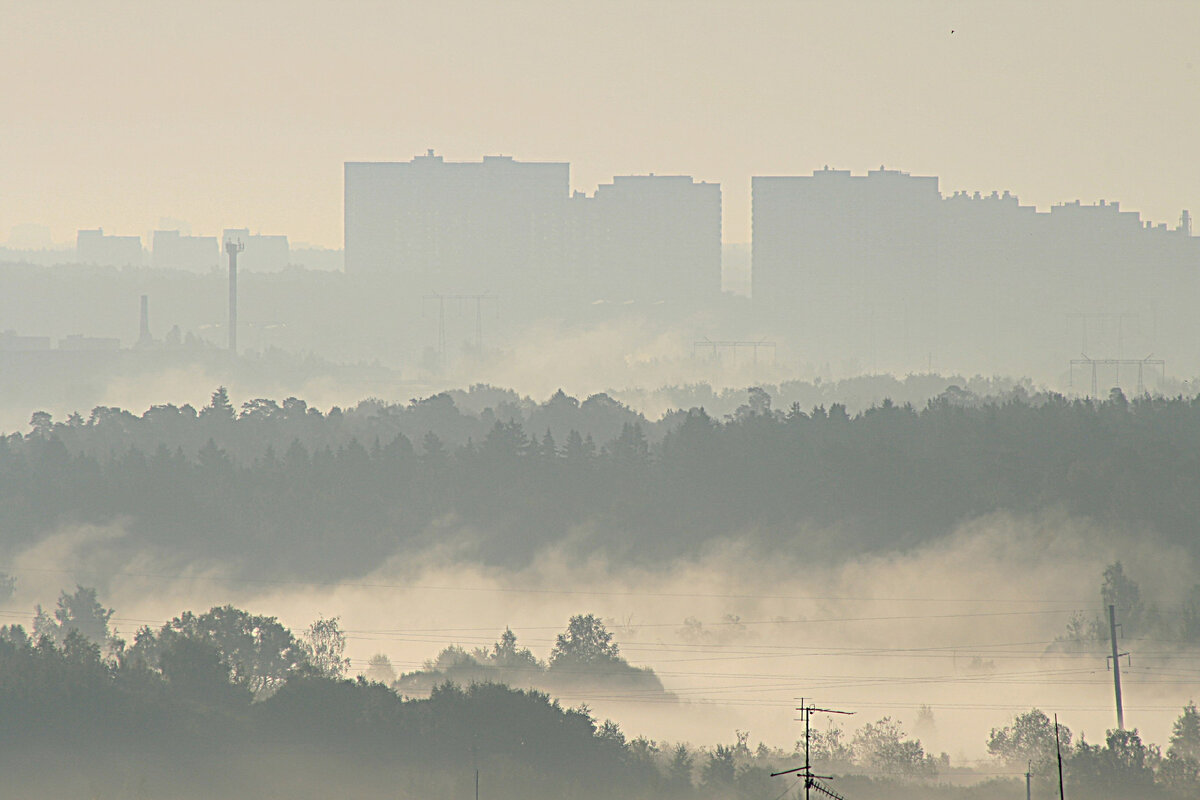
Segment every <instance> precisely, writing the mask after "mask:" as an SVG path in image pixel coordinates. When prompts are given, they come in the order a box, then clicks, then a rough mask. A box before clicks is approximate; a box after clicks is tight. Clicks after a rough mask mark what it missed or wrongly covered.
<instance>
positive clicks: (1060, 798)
mask: <svg viewBox="0 0 1200 800" xmlns="http://www.w3.org/2000/svg"><path fill="white" fill-rule="evenodd" d="M1054 752H1055V753H1057V754H1058V800H1067V798H1066V797H1065V796H1064V795H1063V776H1062V743H1061V742H1060V741H1059V738H1058V714H1055V715H1054Z"/></svg>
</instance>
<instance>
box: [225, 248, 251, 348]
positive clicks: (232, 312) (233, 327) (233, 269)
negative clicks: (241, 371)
mask: <svg viewBox="0 0 1200 800" xmlns="http://www.w3.org/2000/svg"><path fill="white" fill-rule="evenodd" d="M245 249H246V245H244V244H242V243H241V242H235V241H233V240H232V239H231V240H229V241H227V242H225V252H226V253H228V254H229V352H231V353H233V354H234V355H236V354H237V257H238V253H240V252H242V251H243V250H245Z"/></svg>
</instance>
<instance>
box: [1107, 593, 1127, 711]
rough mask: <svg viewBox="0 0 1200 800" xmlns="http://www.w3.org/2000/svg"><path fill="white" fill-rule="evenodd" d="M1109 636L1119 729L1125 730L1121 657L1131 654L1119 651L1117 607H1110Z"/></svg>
mask: <svg viewBox="0 0 1200 800" xmlns="http://www.w3.org/2000/svg"><path fill="white" fill-rule="evenodd" d="M1108 636H1109V640H1110V641H1111V642H1112V655H1111V656H1109V658H1111V659H1112V671H1113V691H1114V692H1115V693H1116V696H1117V728H1118V729H1120V730H1125V709H1124V708H1122V707H1121V656H1128V655H1129V653H1120V652H1118V651H1117V607H1116V606H1113V605H1110V606H1109V607H1108Z"/></svg>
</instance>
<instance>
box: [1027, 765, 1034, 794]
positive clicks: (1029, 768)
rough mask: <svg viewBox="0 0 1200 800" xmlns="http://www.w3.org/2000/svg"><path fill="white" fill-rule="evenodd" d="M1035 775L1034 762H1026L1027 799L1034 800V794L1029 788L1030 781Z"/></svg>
mask: <svg viewBox="0 0 1200 800" xmlns="http://www.w3.org/2000/svg"><path fill="white" fill-rule="evenodd" d="M1032 777H1033V762H1032V761H1030V762H1027V763H1026V764H1025V800H1033V794H1032V793H1031V791H1030V788H1029V781H1030V779H1031V778H1032Z"/></svg>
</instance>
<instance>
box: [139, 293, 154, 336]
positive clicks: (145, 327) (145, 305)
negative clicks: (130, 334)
mask: <svg viewBox="0 0 1200 800" xmlns="http://www.w3.org/2000/svg"><path fill="white" fill-rule="evenodd" d="M153 343H154V339H153V338H152V337H151V336H150V295H147V294H144V295H142V324H141V331H140V332H139V333H138V347H149V346H150V345H151V344H153Z"/></svg>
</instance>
